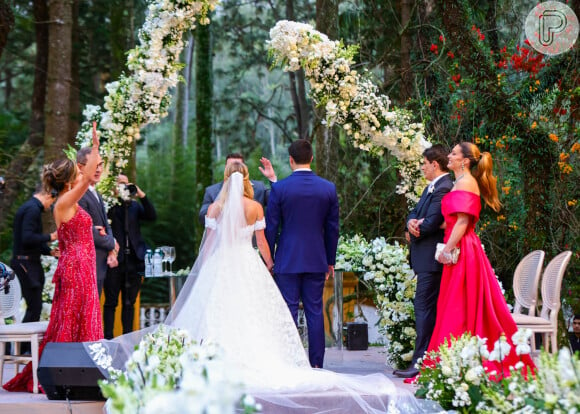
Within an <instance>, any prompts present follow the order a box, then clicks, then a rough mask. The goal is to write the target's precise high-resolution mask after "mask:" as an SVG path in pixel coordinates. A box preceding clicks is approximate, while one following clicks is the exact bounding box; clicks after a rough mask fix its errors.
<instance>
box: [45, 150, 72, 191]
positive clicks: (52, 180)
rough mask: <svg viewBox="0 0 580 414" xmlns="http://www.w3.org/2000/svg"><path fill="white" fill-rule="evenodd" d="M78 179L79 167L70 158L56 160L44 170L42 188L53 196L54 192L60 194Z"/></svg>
mask: <svg viewBox="0 0 580 414" xmlns="http://www.w3.org/2000/svg"><path fill="white" fill-rule="evenodd" d="M76 177H77V166H76V164H75V162H74V161H72V160H69V159H68V158H63V159H60V160H56V161H54V162H52V163H50V164H46V165H45V166H44V167H43V168H42V174H41V178H42V187H43V189H44V191H45V192H46V193H48V194H51V193H52V191H53V190H55V191H56V192H58V193H60V192H61V191H62V190H63V189H64V186H65V185H66V184H68V183H72V182H73V181H74V180H75V179H76Z"/></svg>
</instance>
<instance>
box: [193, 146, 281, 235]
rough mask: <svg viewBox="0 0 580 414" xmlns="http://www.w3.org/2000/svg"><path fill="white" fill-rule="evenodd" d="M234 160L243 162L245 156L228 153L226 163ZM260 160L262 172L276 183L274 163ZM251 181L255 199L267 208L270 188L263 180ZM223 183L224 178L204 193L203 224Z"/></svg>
mask: <svg viewBox="0 0 580 414" xmlns="http://www.w3.org/2000/svg"><path fill="white" fill-rule="evenodd" d="M232 162H241V163H243V162H244V157H243V156H242V154H238V153H232V154H228V155H227V156H226V165H228V164H229V163H232ZM260 162H261V163H262V165H263V167H260V171H261V172H262V174H264V176H265V177H266V178H267V179H268V180H270V182H271V183H275V182H276V173H275V172H274V169H273V168H272V164H271V163H270V161H269V160H268V159H267V158H262V159H261V160H260ZM250 182H251V183H252V187H254V200H256V201H257V202H258V203H260V204H261V205H262V207H264V209H265V208H266V205H267V204H268V196H269V194H270V190H268V189H267V188H266V186H265V185H264V183H263V182H261V181H256V180H250ZM223 185H224V182H223V180H222V181H220V182H219V183H215V184H212V185H210V186H209V187H207V188H206V189H205V193H204V195H203V202H202V203H201V208H200V209H199V223H200V224H201V225H202V226H203V225H204V224H205V216H206V214H207V209H208V207H209V205H210V204H211V203H213V202H214V201H215V200H216V199H217V197H218V194H219V193H220V191H221V189H222V186H223Z"/></svg>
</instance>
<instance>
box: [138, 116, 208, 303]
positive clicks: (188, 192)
mask: <svg viewBox="0 0 580 414" xmlns="http://www.w3.org/2000/svg"><path fill="white" fill-rule="evenodd" d="M171 127H172V123H171V122H169V121H166V122H164V123H162V124H161V125H160V126H157V127H154V128H149V129H148V130H147V132H145V133H144V135H145V136H146V141H147V145H142V146H139V147H138V151H137V180H136V181H137V184H138V185H139V187H141V189H142V190H143V191H144V192H145V193H146V194H147V197H148V198H149V199H150V200H151V201H152V202H153V205H154V206H155V209H156V211H157V220H156V221H155V222H153V223H148V222H147V223H144V224H143V225H142V233H143V236H144V237H145V239H146V241H147V243H148V244H149V246H151V247H153V248H154V247H158V246H164V245H168V246H175V250H176V259H175V262H174V263H173V269H174V270H179V269H182V268H185V267H187V266H191V265H192V264H193V262H194V260H195V258H196V255H197V250H198V245H199V242H200V239H201V237H200V235H201V231H200V229H201V226H200V225H199V223H198V220H197V214H198V211H199V204H198V203H197V202H196V200H195V191H194V190H195V170H194V167H195V164H194V162H192V160H194V159H195V153H194V151H193V150H192V149H183V150H180V151H176V153H175V157H173V156H172V154H173V151H171V143H170V142H171V141H170V140H168V139H167V137H170V136H172V135H171V134H172V132H171ZM161 144H163V145H161ZM172 174H173V176H172ZM141 295H142V296H141V301H142V302H144V303H166V302H167V298H168V284H167V279H148V280H146V281H145V283H144V285H143V288H142V293H141Z"/></svg>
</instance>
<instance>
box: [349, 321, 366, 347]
mask: <svg viewBox="0 0 580 414" xmlns="http://www.w3.org/2000/svg"><path fill="white" fill-rule="evenodd" d="M368 348H369V327H368V325H367V324H366V323H364V322H362V323H359V322H349V323H347V324H346V349H348V350H349V351H364V350H366V349H368Z"/></svg>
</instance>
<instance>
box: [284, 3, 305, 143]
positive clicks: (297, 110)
mask: <svg viewBox="0 0 580 414" xmlns="http://www.w3.org/2000/svg"><path fill="white" fill-rule="evenodd" d="M286 18H287V19H288V20H291V21H293V20H295V14H294V1H293V0H286ZM288 78H289V80H290V96H291V98H292V106H293V107H294V114H295V116H296V129H297V132H298V138H300V139H308V138H309V136H310V108H309V107H308V100H307V99H306V80H305V78H304V71H303V70H302V69H300V70H299V71H297V72H288Z"/></svg>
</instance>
